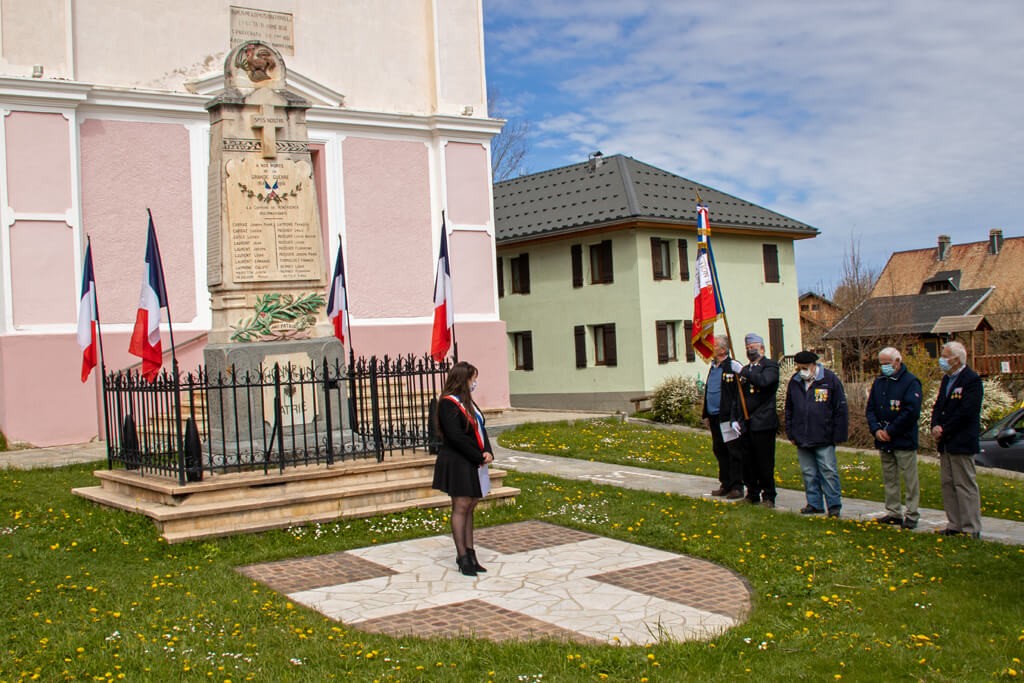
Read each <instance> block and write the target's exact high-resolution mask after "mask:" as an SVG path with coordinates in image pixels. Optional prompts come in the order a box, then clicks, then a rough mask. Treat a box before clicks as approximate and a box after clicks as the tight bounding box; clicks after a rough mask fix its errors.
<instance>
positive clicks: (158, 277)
mask: <svg viewBox="0 0 1024 683" xmlns="http://www.w3.org/2000/svg"><path fill="white" fill-rule="evenodd" d="M166 307H167V283H166V282H165V281H164V267H163V264H162V263H161V261H160V246H159V245H158V244H157V241H156V229H155V228H154V227H153V217H152V216H150V217H149V233H148V235H147V237H146V263H145V266H144V268H143V271H142V292H141V293H140V294H139V311H138V313H137V314H136V315H135V329H134V330H132V340H131V343H130V344H129V345H128V353H130V354H132V355H134V356H138V357H139V358H141V359H142V376H143V377H145V378H146V379H147V380H148V381H150V382H152V381H153V380H155V379H156V376H157V374H158V373H159V372H160V366H161V364H162V363H163V347H162V345H161V343H160V309H161V308H166Z"/></svg>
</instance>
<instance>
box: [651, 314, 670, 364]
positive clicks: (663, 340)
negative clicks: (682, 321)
mask: <svg viewBox="0 0 1024 683" xmlns="http://www.w3.org/2000/svg"><path fill="white" fill-rule="evenodd" d="M654 325H655V330H656V334H655V336H656V337H657V339H658V362H659V363H667V362H668V329H667V324H666V323H655V324H654Z"/></svg>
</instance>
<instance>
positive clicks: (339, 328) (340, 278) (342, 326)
mask: <svg viewBox="0 0 1024 683" xmlns="http://www.w3.org/2000/svg"><path fill="white" fill-rule="evenodd" d="M327 317H328V319H330V321H331V322H332V323H333V324H334V336H335V337H337V338H338V339H340V340H341V343H342V344H344V343H345V335H347V334H348V333H349V332H348V292H347V291H346V290H345V262H344V260H343V259H342V256H341V241H340V240H339V242H338V260H337V261H335V262H334V277H333V278H332V279H331V291H330V296H329V298H328V300H327Z"/></svg>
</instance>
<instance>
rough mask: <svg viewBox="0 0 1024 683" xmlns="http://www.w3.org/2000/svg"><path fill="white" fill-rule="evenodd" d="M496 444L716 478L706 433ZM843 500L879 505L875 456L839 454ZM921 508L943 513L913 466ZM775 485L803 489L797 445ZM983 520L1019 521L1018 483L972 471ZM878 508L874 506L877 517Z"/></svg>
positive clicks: (605, 424)
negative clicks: (858, 499)
mask: <svg viewBox="0 0 1024 683" xmlns="http://www.w3.org/2000/svg"><path fill="white" fill-rule="evenodd" d="M498 441H499V443H501V445H502V446H505V447H506V448H514V449H517V450H523V451H530V452H532V453H546V454H548V455H561V456H564V457H568V458H581V459H583V460H595V461H600V462H610V463H616V464H620V465H633V466H636V467H649V468H651V469H657V470H666V471H669V472H682V473H685V474H700V475H703V476H705V477H712V478H716V477H717V476H718V464H717V463H716V461H715V456H714V454H713V453H712V452H711V436H710V434H708V433H706V432H704V433H696V432H685V431H676V430H671V429H665V428H662V427H654V426H650V425H643V424H629V423H622V422H621V421H619V420H615V419H603V420H587V421H584V422H576V423H572V424H570V423H568V422H560V423H556V424H526V425H520V426H518V427H516V428H514V429H511V430H509V431H507V432H504V433H502V434H501V435H499V437H498ZM837 459H838V461H839V478H840V481H841V483H842V487H843V495H844V496H846V497H849V498H860V499H862V500H877V501H879V502H882V501H884V499H885V492H884V490H883V487H882V465H881V462H880V461H879V459H878V454H877V453H875V452H874V451H857V452H852V453H851V452H843V451H840V452H839V453H837ZM917 471H918V477H919V478H920V481H921V506H922V507H927V508H932V509H936V510H941V509H942V488H941V486H940V484H939V466H938V465H937V464H933V463H930V462H923V461H919V462H918V465H917ZM775 482H776V485H777V486H779V487H781V488H786V489H794V490H797V491H803V488H804V484H803V479H802V478H801V476H800V466H799V465H798V464H797V459H796V447H794V446H793V445H792V444H789V443H784V442H781V441H780V442H779V444H778V447H777V448H776V451H775ZM978 486H979V487H980V489H981V514H983V515H986V516H989V517H998V518H1001V519H1010V520H1014V521H1024V481H1022V480H1020V479H1009V478H1007V477H1002V476H999V475H996V474H990V473H987V472H985V470H984V468H978ZM881 511H882V506H881V505H880V506H879V512H881Z"/></svg>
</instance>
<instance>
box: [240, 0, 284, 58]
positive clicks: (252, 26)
mask: <svg viewBox="0 0 1024 683" xmlns="http://www.w3.org/2000/svg"><path fill="white" fill-rule="evenodd" d="M294 25H295V21H294V17H293V16H292V15H291V14H289V13H287V12H270V11H268V10H262V9H251V8H249V7H235V6H234V5H232V6H231V47H233V48H234V47H238V46H239V45H241V44H242V43H244V42H246V41H249V40H262V41H263V42H265V43H269V44H271V45H273V46H274V47H275V48H276V49H277V51H278V52H280V53H281V54H284V55H293V54H295V37H294V36H295V30H294Z"/></svg>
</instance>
